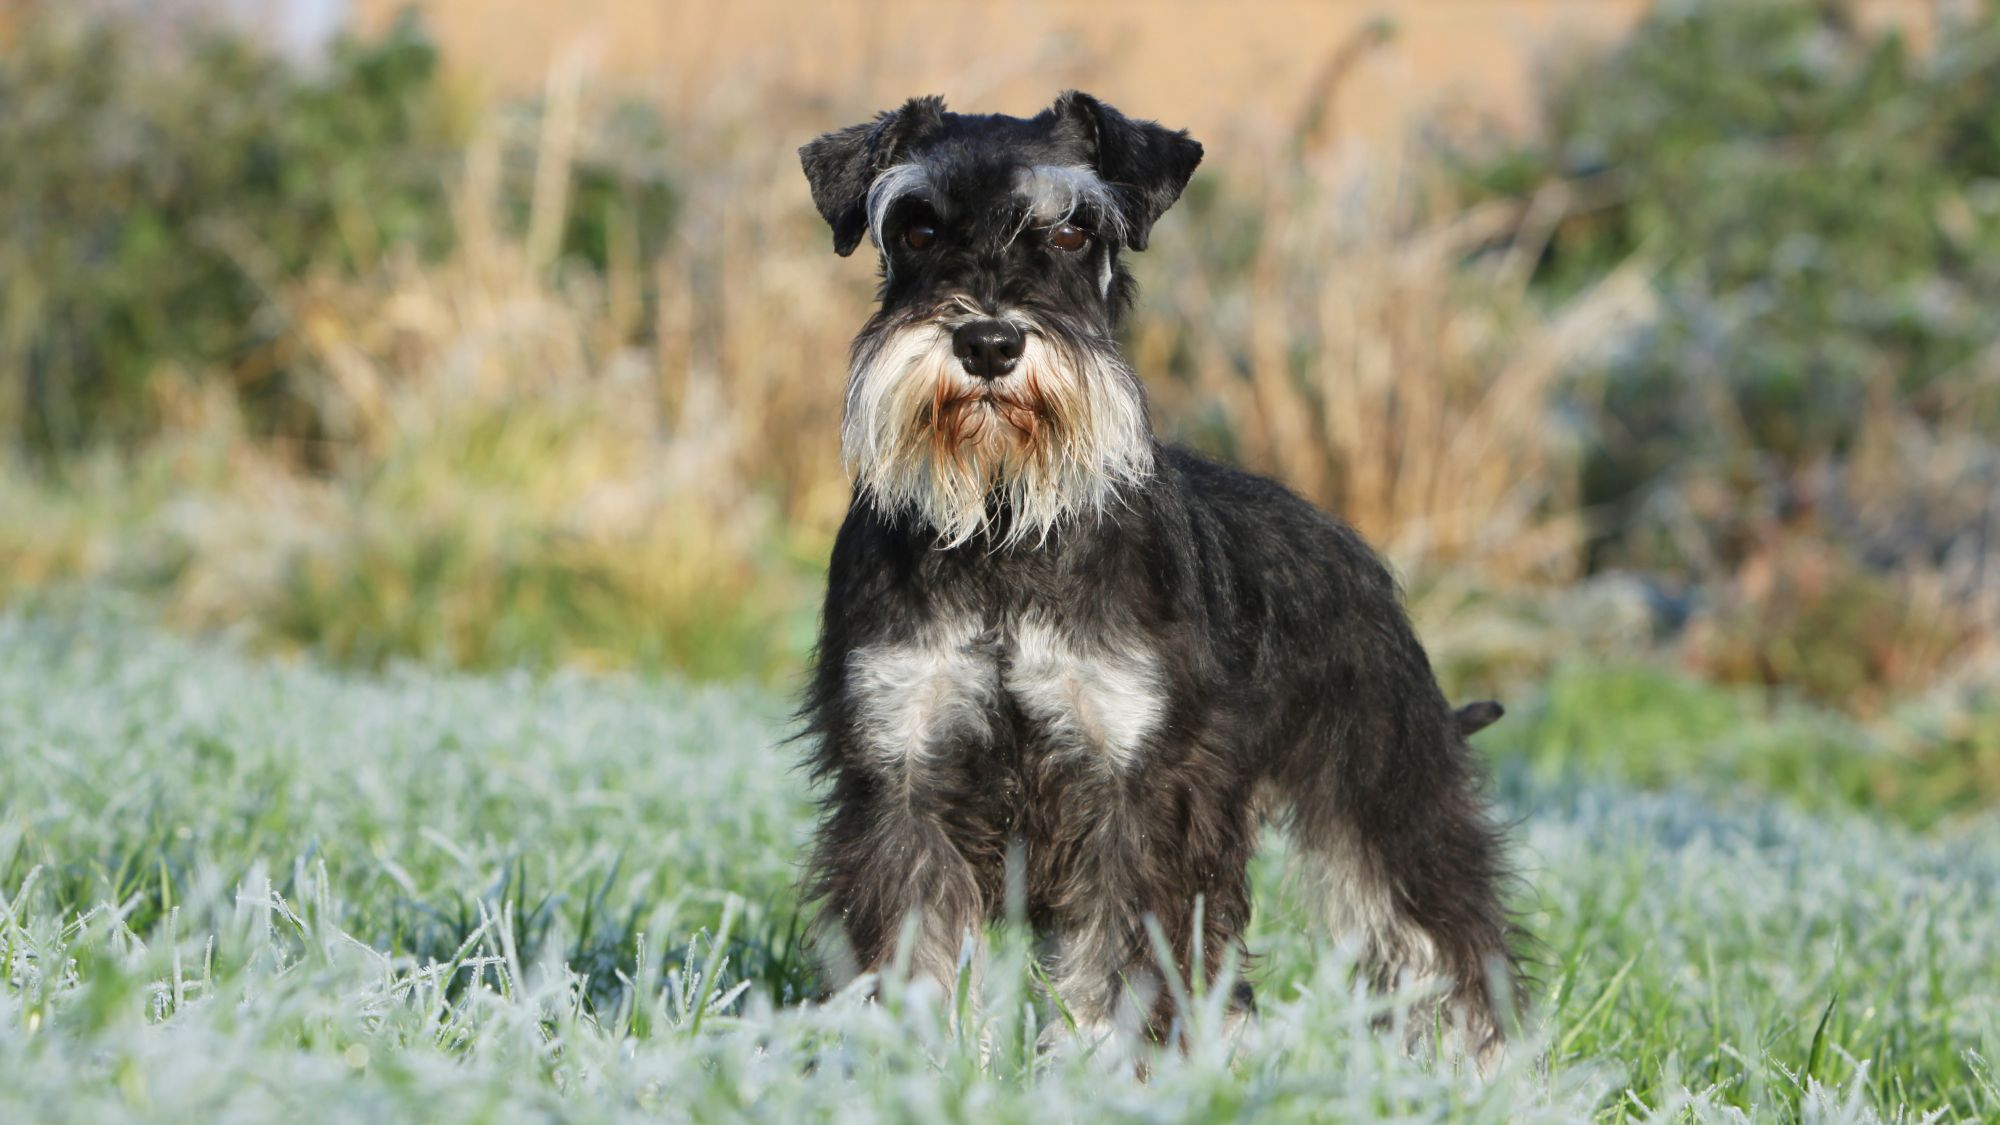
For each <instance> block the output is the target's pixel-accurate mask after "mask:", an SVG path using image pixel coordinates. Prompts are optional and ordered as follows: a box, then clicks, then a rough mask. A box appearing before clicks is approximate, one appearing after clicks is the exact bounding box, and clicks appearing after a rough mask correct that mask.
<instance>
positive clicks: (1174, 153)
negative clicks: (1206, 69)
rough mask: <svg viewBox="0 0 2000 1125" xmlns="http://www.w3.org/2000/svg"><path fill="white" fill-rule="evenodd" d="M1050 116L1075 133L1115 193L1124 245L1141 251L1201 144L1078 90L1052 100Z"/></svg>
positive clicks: (1190, 172)
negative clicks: (1135, 118)
mask: <svg viewBox="0 0 2000 1125" xmlns="http://www.w3.org/2000/svg"><path fill="white" fill-rule="evenodd" d="M1053 112H1054V113H1055V115H1056V119H1057V120H1059V121H1064V122H1068V123H1069V124H1070V125H1071V126H1072V127H1073V128H1075V129H1076V130H1078V132H1079V134H1080V136H1081V138H1082V139H1083V140H1084V142H1085V143H1086V144H1088V145H1089V146H1090V148H1091V151H1092V153H1093V156H1092V163H1093V164H1094V165H1095V167H1096V168H1097V174H1098V176H1099V177H1100V178H1102V179H1103V180H1104V182H1105V183H1106V184H1107V185H1109V186H1110V187H1111V189H1112V190H1114V191H1116V192H1117V193H1118V198H1119V199H1120V201H1121V207H1120V210H1121V214H1120V215H1119V218H1120V220H1121V221H1122V222H1123V224H1124V227H1125V245H1127V246H1129V247H1131V248H1132V249H1134V250H1144V249H1145V248H1146V242H1147V239H1148V238H1149V237H1150V235H1151V234H1152V230H1153V223H1154V222H1155V221H1157V220H1158V219H1159V217H1160V216H1161V215H1164V214H1166V211H1167V208H1169V207H1172V206H1173V205H1174V200H1176V199H1179V198H1180V197H1181V189H1182V188H1184V187H1186V186H1187V182H1188V177H1189V176H1192V175H1194V169H1195V166H1196V165H1197V164H1200V163H1201V142H1200V141H1197V140H1195V139H1194V138H1193V137H1190V136H1188V134H1187V130H1186V129H1179V130H1175V129H1169V128H1167V127H1166V126H1164V125H1161V124H1160V123H1158V122H1156V121H1135V120H1133V119H1132V118H1130V117H1127V116H1125V115H1124V114H1122V113H1120V112H1118V111H1117V110H1115V109H1113V108H1111V107H1110V106H1108V105H1105V104H1104V103H1103V102H1100V101H1098V100H1097V99H1096V98H1093V97H1091V96H1090V95H1089V94H1086V93H1084V92H1083V91H1081V90H1070V91H1068V92H1067V93H1064V94H1063V95H1062V96H1061V97H1059V98H1057V99H1056V104H1055V106H1054V109H1053Z"/></svg>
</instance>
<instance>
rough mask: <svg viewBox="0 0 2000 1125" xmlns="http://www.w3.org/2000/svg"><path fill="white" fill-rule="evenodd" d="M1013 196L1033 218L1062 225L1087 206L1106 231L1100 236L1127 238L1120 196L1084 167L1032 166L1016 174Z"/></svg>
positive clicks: (1064, 165)
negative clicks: (1026, 208)
mask: <svg viewBox="0 0 2000 1125" xmlns="http://www.w3.org/2000/svg"><path fill="white" fill-rule="evenodd" d="M1014 194H1015V195H1017V196H1019V197H1021V198H1022V199H1023V200H1024V201H1026V203H1027V205H1028V215H1029V217H1030V218H1032V219H1034V220H1037V221H1039V222H1042V223H1047V224H1052V223H1060V222H1063V221H1065V220H1067V219H1069V218H1070V217H1071V216H1073V215H1075V214H1076V212H1077V209H1078V208H1080V207H1083V206H1084V205H1086V204H1088V205H1089V206H1090V209H1091V210H1093V211H1095V212H1096V213H1097V214H1096V218H1097V222H1098V224H1099V226H1101V227H1102V228H1103V229H1102V230H1101V231H1100V232H1099V233H1101V234H1104V235H1106V236H1108V237H1114V238H1117V239H1118V240H1120V241H1122V240H1123V239H1124V236H1125V227H1124V223H1123V222H1122V216H1121V214H1120V212H1119V210H1118V195H1117V193H1116V192H1115V191H1113V190H1112V188H1111V185H1109V184H1107V183H1105V182H1104V181H1103V180H1101V179H1099V178H1098V176H1097V173H1096V172H1094V171H1092V170H1091V169H1089V168H1085V167H1083V166H1082V165H1077V164H1032V165H1029V166H1028V167H1026V168H1023V169H1021V170H1020V172H1019V173H1017V174H1016V176H1015V178H1014Z"/></svg>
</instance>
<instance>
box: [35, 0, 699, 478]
mask: <svg viewBox="0 0 2000 1125" xmlns="http://www.w3.org/2000/svg"><path fill="white" fill-rule="evenodd" d="M467 116H468V115H467V113H466V112H465V109H464V108H463V107H462V106H460V105H459V104H458V101H457V99H455V98H454V97H453V96H452V94H451V92H450V89H449V87H448V85H447V84H446V82H445V81H444V79H443V77H442V75H441V72H440V67H439V60H438V57H437V52H436V50H435V49H434V48H433V46H432V45H431V43H430V42H429V40H428V39H427V38H426V37H425V35H424V33H423V32H422V31H421V29H420V27H419V25H418V24H417V22H416V21H415V19H414V18H411V17H406V18H404V19H402V20H400V21H398V22H397V23H395V24H394V25H393V26H392V28H391V29H390V30H389V31H388V32H387V33H386V34H385V35H384V36H383V37H382V38H381V39H379V40H375V41H360V40H354V39H342V40H340V41H339V42H337V43H336V44H335V45H334V46H333V48H332V49H331V52H330V54H329V57H327V58H326V59H325V60H323V61H322V62H320V63H317V64H315V65H311V66H304V67H301V66H297V65H294V64H292V63H289V62H287V61H286V60H283V59H281V58H278V57H275V56H273V55H271V54H270V53H268V52H267V51H265V50H263V49H262V48H260V47H258V46H256V45H254V44H253V43H251V42H249V41H246V40H244V39H242V38H240V37H236V36H234V35H231V34H227V33H224V32H220V31H216V30H213V29H202V28H188V29H180V30H177V31H176V32H174V33H172V34H166V35H162V34H161V33H160V32H159V29H158V28H157V27H152V26H139V25H137V24H135V23H133V22H131V21H125V20H117V19H106V18H98V19H92V18H89V17H76V16H72V15H65V14H62V13H60V12H58V11H57V10H56V9H55V8H54V7H51V8H49V9H47V10H46V11H42V12H31V13H30V14H29V15H28V16H27V17H26V18H25V26H24V27H23V29H22V31H21V36H20V42H18V43H17V44H15V45H14V46H13V47H12V48H10V49H9V50H8V51H6V52H5V53H0V151H4V152H7V153H10V154H16V155H15V156H14V157H13V158H10V159H7V160H5V161H0V307H3V308H4V309H5V310H6V311H5V314H4V315H0V442H4V443H8V444H11V445H14V446H16V447H17V448H22V449H26V450H28V451H31V452H34V453H39V454H44V455H47V454H51V453H61V452H63V451H67V450H74V449H77V448H80V447H83V446H87V445H91V444H97V443H103V442H119V443H123V442H129V441H131V440H132V439H135V438H139V437H143V436H145V435H147V434H149V433H150V432H152V431H153V430H154V429H155V428H156V426H157V425H158V424H159V422H160V419H159V418H158V417H157V402H156V391H157V388H156V386H155V385H154V380H155V377H156V376H157V375H158V374H159V373H160V371H161V370H162V369H179V370H181V371H183V372H186V373H189V374H192V375H195V376H197V377H200V378H203V379H222V380H224V381H226V383H227V385H229V386H230V387H232V389H233V390H234V391H235V392H236V393H238V394H239V396H240V398H241V401H242V403H243V405H244V406H245V407H246V408H247V410H248V414H249V417H250V421H251V423H252V425H253V427H254V428H255V430H256V431H257V432H261V433H279V434H283V435H285V436H288V437H292V438H308V439H310V438H314V437H319V436H321V434H320V423H319V419H318V417H317V415H316V411H317V409H318V396H317V395H316V393H315V391H314V388H313V387H312V385H311V383H310V380H307V379H303V378H301V377H300V376H299V373H298V372H297V371H296V360H297V356H296V352H297V347H296V344H295V342H294V341H292V340H291V339H290V338H289V337H288V332H289V331H290V330H291V329H292V327H293V326H292V325H289V324H287V323H285V320H284V316H283V315H282V313H281V312H280V311H279V310H278V309H277V308H275V307H274V306H273V303H272V300H271V298H272V296H273V294H274V293H275V292H276V291H277V290H280V289H281V288H283V287H284V286H285V285H287V284H288V283H290V282H293V281H295V280H296V279H297V278H299V277H300V276H302V275H304V274H305V273H307V272H308V271H311V270H333V271H354V270H360V269H366V268H368V267H370V266H371V265H373V264H374V263H375V262H376V261H378V260H379V259H380V258H381V257H382V256H383V255H384V254H386V253H389V252H390V251H392V250H396V249H404V250H409V251H414V252H415V253H417V254H419V255H424V256H433V255H436V254H438V253H440V252H442V251H443V250H444V249H446V248H447V247H449V246H450V245H451V243H452V241H453V239H454V237H455V233H456V231H455V219H454V216H453V213H452V206H451V203H452V200H451V198H450V191H449V189H450V186H451V185H452V184H453V183H454V182H455V181H456V180H457V178H458V175H459V172H460V166H461V164H462V162H463V153H464V151H465V145H466V142H467V140H468V134H469V133H470V123H469V122H468V121H467V120H466V118H467ZM615 122H616V123H617V126H618V127H617V129H616V130H615V137H614V138H613V139H612V141H611V142H607V145H606V146H605V147H606V149H607V152H606V153H605V154H602V155H595V156H591V155H586V156H585V157H580V158H579V159H578V161H577V163H576V165H575V167H573V168H572V169H571V170H570V171H571V175H572V185H571V191H570V192H569V195H568V202H569V207H568V208H567V210H566V212H565V221H564V223H563V227H562V233H563V239H564V240H563V244H562V248H561V249H562V251H563V252H564V254H565V255H566V256H568V257H570V258H573V259H574V260H577V261H580V262H582V263H583V264H585V265H586V266H588V267H593V268H597V269H602V268H604V266H605V264H606V262H607V260H608V258H609V256H610V254H611V250H610V247H611V245H612V243H613V242H614V240H619V239H624V240H630V241H631V242H632V243H633V244H634V245H636V246H638V247H640V248H641V251H640V252H643V251H650V250H651V249H655V248H657V247H658V245H659V244H660V242H661V240H662V238H663V237H664V231H665V229H666V227H667V225H668V223H669V222H670V219H671V214H672V195H671V192H670V191H669V190H668V188H667V186H666V184H665V182H664V178H663V176H662V175H661V173H660V170H659V168H658V167H657V159H656V158H657V154H658V149H659V146H660V145H661V144H662V143H663V135H662V132H661V130H660V128H659V126H658V122H657V120H655V119H653V118H652V117H651V116H650V115H648V114H646V113H644V112H643V111H641V110H637V109H630V108H628V109H627V110H625V111H623V112H621V113H620V114H619V115H618V116H617V118H616V119H615ZM529 124H530V125H532V124H533V115H532V114H530V115H529ZM526 131H527V132H528V133H530V134H532V129H530V130H526ZM522 149H523V146H522V145H520V144H516V145H515V146H514V147H513V150H512V151H511V152H510V153H509V156H510V158H511V159H512V162H513V163H515V164H520V163H522V162H524V161H530V160H532V158H533V153H532V151H527V152H525V154H524V153H523V151H522ZM19 154H33V155H32V159H21V158H19ZM516 180H518V181H520V182H519V183H515V182H513V181H516ZM531 180H532V175H524V176H520V177H510V183H509V186H510V187H513V188H516V189H517V190H518V191H519V192H521V193H523V194H522V199H523V200H525V198H526V195H525V193H526V192H527V191H528V190H529V187H530V185H529V183H528V181H531ZM515 209H516V210H519V211H521V212H522V213H525V209H526V205H525V202H523V203H522V204H521V206H520V207H518V208H515Z"/></svg>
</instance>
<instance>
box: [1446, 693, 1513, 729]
mask: <svg viewBox="0 0 2000 1125" xmlns="http://www.w3.org/2000/svg"><path fill="white" fill-rule="evenodd" d="M1506 713H1507V709H1506V708H1505V707H1502V706H1500V704H1498V703H1496V702H1494V701H1493V700H1491V699H1482V700H1480V701H1478V702H1477V703H1468V704H1466V705H1465V706H1463V707H1460V708H1459V709H1458V710H1456V711H1453V712H1452V713H1451V717H1452V719H1453V720H1454V721H1455V722H1457V724H1458V733H1459V736H1460V737H1462V738H1471V737H1472V736H1473V735H1475V734H1478V733H1479V732H1480V731H1483V730H1485V729H1486V728H1487V727H1490V726H1492V725H1493V724H1494V723H1497V722H1499V721H1500V717H1501V716H1502V715H1505V714H1506Z"/></svg>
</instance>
